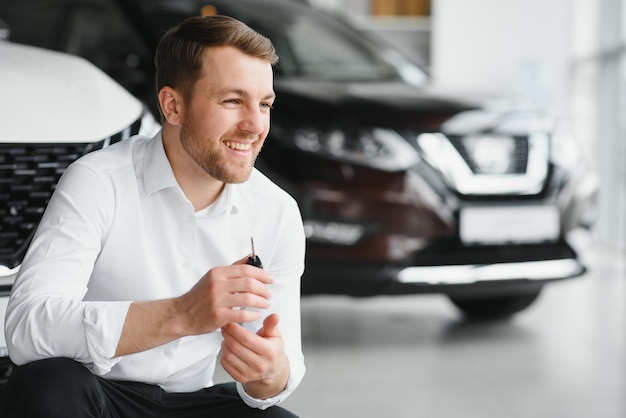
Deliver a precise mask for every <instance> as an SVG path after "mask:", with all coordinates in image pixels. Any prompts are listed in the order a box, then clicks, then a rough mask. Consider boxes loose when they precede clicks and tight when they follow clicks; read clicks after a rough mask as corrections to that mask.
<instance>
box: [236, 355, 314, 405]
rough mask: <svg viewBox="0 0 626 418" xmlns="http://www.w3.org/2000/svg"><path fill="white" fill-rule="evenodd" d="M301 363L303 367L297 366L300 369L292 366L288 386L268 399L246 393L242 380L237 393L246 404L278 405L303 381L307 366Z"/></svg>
mask: <svg viewBox="0 0 626 418" xmlns="http://www.w3.org/2000/svg"><path fill="white" fill-rule="evenodd" d="M300 365H301V367H296V368H297V369H298V370H294V368H293V367H292V368H291V373H289V379H287V386H285V389H283V391H282V392H280V393H279V394H278V395H276V396H273V397H271V398H267V399H257V398H253V397H252V396H250V395H248V393H246V391H245V389H244V388H243V384H241V383H240V382H237V393H239V396H240V397H241V399H242V400H243V401H244V402H245V404H246V405H248V406H249V407H251V408H257V409H267V408H269V407H270V406H274V405H277V404H279V403H281V402H282V401H284V400H285V399H287V398H288V397H289V395H291V393H292V392H293V391H294V390H296V388H297V387H298V385H299V384H300V382H301V381H302V377H303V376H304V370H305V368H304V364H303V363H300Z"/></svg>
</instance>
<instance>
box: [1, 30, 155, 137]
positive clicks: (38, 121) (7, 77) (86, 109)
mask: <svg viewBox="0 0 626 418" xmlns="http://www.w3.org/2000/svg"><path fill="white" fill-rule="evenodd" d="M0 56H1V57H2V60H1V61H0V91H2V95H3V98H2V100H1V101H0V115H3V116H4V118H3V119H2V129H1V130H0V142H11V143H16V142H44V141H45V142H91V141H95V140H100V139H102V138H106V137H108V136H111V135H113V134H115V133H118V132H120V131H121V130H123V129H124V128H126V127H128V126H130V125H131V124H132V123H133V122H134V121H135V120H137V119H138V118H139V117H140V116H141V113H142V111H143V107H142V104H141V102H140V101H139V100H137V99H136V98H135V97H133V96H132V95H131V94H130V93H128V92H127V91H126V90H124V89H123V88H122V87H121V86H120V85H118V84H117V83H116V82H115V81H113V80H112V79H111V78H110V77H109V76H107V75H106V74H105V73H104V72H103V71H102V70H100V69H99V68H97V67H95V66H94V65H93V64H91V63H89V62H88V61H86V60H85V59H83V58H80V57H77V56H73V55H69V54H64V53H60V52H55V51H49V50H45V49H41V48H36V47H32V46H26V45H21V44H13V43H10V42H5V41H0ZM7 115H11V116H10V117H7Z"/></svg>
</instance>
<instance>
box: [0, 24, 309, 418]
mask: <svg viewBox="0 0 626 418" xmlns="http://www.w3.org/2000/svg"><path fill="white" fill-rule="evenodd" d="M276 61H277V57H276V54H275V51H274V48H273V46H272V44H271V42H270V41H269V40H268V39H267V38H265V37H263V36H261V35H259V34H258V33H256V32H254V31H253V30H251V29H250V28H248V27H247V26H245V25H244V24H243V23H241V22H238V21H236V20H234V19H231V18H228V17H224V16H211V17H194V18H190V19H188V20H186V21H184V22H182V23H181V24H180V25H178V26H177V27H176V28H173V29H171V30H170V31H168V32H167V33H166V35H165V36H164V37H163V39H162V40H161V42H160V44H159V46H158V47H157V51H156V56H155V64H156V86H157V92H158V100H159V104H160V108H161V113H162V122H163V129H162V131H161V133H159V134H158V135H156V136H155V137H154V138H144V137H134V138H131V139H129V140H127V141H122V142H120V143H119V144H116V145H113V146H111V147H109V148H106V149H104V150H101V151H98V152H94V153H91V154H88V155H87V156H85V157H83V158H81V159H80V160H78V161H77V162H76V163H74V164H73V165H71V166H70V167H69V168H68V170H67V171H66V173H65V174H64V175H63V177H62V179H61V180H60V182H59V184H58V187H57V190H56V191H55V193H54V195H53V197H52V199H51V200H50V203H49V205H48V208H47V209H46V212H45V214H44V216H43V219H42V221H41V224H40V226H39V228H38V230H37V233H36V235H35V237H34V239H33V241H32V244H31V246H30V248H29V250H28V254H27V255H26V257H25V259H24V262H23V264H22V267H21V269H20V272H19V274H18V277H17V279H16V283H15V285H14V287H13V291H12V295H11V298H10V302H9V306H8V310H7V317H6V324H5V328H6V337H7V345H8V348H9V354H10V356H11V359H12V360H13V361H14V362H15V363H16V364H18V365H19V367H18V368H17V370H16V371H15V373H14V374H13V376H12V377H11V379H10V381H9V382H8V385H7V394H6V398H7V403H8V407H7V408H8V414H9V416H14V417H20V418H23V417H31V416H33V417H44V416H45V417H64V418H66V417H92V416H93V417H96V416H97V417H142V418H145V417H152V416H154V417H156V416H159V417H231V416H232V417H257V416H258V417H293V416H294V415H293V414H291V413H290V412H288V411H286V410H285V409H283V408H280V407H278V406H275V405H276V404H277V403H279V402H280V401H282V400H284V399H285V398H286V397H287V396H288V395H289V394H290V393H291V392H293V390H294V389H295V388H296V386H297V385H298V384H299V382H300V381H301V379H302V377H303V375H304V362H303V356H302V350H301V343H300V306H299V294H300V276H301V275H302V272H303V269H304V245H305V244H304V232H303V227H302V220H301V217H300V213H299V210H298V208H297V205H296V203H295V201H294V200H293V199H292V198H291V197H290V196H288V195H287V194H286V193H285V192H284V191H282V190H281V189H279V188H278V187H277V186H276V185H274V184H273V183H272V182H271V181H269V180H268V179H267V178H266V177H265V176H263V175H262V174H261V173H260V172H258V171H257V170H256V169H254V168H253V165H254V161H255V159H256V156H257V155H258V153H259V151H260V150H261V147H262V145H263V142H264V140H265V138H266V136H267V133H268V131H269V120H270V109H271V107H272V104H273V101H274V98H275V97H274V92H273V79H272V65H273V64H274V63H275V62H276ZM251 238H253V240H254V247H255V248H254V250H255V252H256V254H258V255H259V256H260V258H261V260H262V263H263V267H264V268H259V267H256V266H254V265H249V264H248V263H247V260H248V258H249V255H250V252H251V251H250V241H251ZM218 358H219V361H220V364H221V365H222V366H223V368H224V370H225V371H226V372H227V373H229V374H230V375H231V376H232V377H233V379H234V380H235V381H236V383H230V384H228V383H227V384H222V385H214V384H213V372H214V369H215V366H216V362H217V360H218Z"/></svg>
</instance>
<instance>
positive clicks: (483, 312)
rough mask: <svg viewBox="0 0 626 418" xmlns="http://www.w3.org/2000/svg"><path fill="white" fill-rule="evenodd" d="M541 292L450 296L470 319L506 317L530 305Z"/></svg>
mask: <svg viewBox="0 0 626 418" xmlns="http://www.w3.org/2000/svg"><path fill="white" fill-rule="evenodd" d="M539 293H541V289H539V290H537V291H535V292H533V293H525V294H521V295H520V294H516V295H505V296H495V297H494V296H489V297H480V296H479V297H472V298H468V297H455V296H448V297H449V299H450V300H451V301H452V303H453V304H454V305H455V306H456V307H457V308H459V309H460V310H461V311H463V313H464V314H465V316H467V317H468V318H470V319H506V318H509V317H511V316H512V315H513V314H515V313H517V312H519V311H522V310H524V309H526V308H527V307H529V306H530V305H531V304H532V303H533V302H534V301H535V300H536V299H537V297H538V296H539Z"/></svg>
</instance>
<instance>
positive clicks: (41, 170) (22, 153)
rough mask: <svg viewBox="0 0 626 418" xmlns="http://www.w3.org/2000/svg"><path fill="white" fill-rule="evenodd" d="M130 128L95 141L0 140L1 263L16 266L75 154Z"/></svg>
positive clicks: (123, 136) (111, 140) (129, 131)
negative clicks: (78, 142) (0, 141)
mask: <svg viewBox="0 0 626 418" xmlns="http://www.w3.org/2000/svg"><path fill="white" fill-rule="evenodd" d="M139 126H140V120H137V121H136V122H135V123H134V124H133V125H132V126H131V127H130V128H129V129H126V130H124V131H122V132H120V133H118V134H115V135H113V136H111V137H110V138H106V139H104V140H102V141H99V142H96V143H83V144H75V143H72V144H70V143H56V144H49V143H29V144H11V143H0V220H2V222H1V223H0V265H4V266H6V267H9V268H14V267H17V266H18V265H19V264H20V263H21V261H22V258H23V257H24V254H25V253H26V249H27V248H28V244H29V243H30V240H31V238H32V236H33V234H34V232H35V229H36V227H37V225H38V224H39V221H40V219H41V215H42V214H43V212H44V209H45V207H46V205H47V204H48V201H49V200H50V197H51V196H52V192H53V191H54V188H55V187H56V184H57V182H58V181H59V178H60V177H61V175H62V174H63V172H64V171H65V170H66V169H67V167H68V166H69V165H70V164H71V163H72V162H73V161H75V160H76V159H77V158H78V157H80V156H82V155H84V154H87V153H88V152H91V151H93V150H95V149H99V148H102V147H103V145H109V144H113V143H115V142H119V141H120V140H122V139H126V138H128V137H129V136H130V135H134V134H136V133H137V132H138V130H139Z"/></svg>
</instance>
